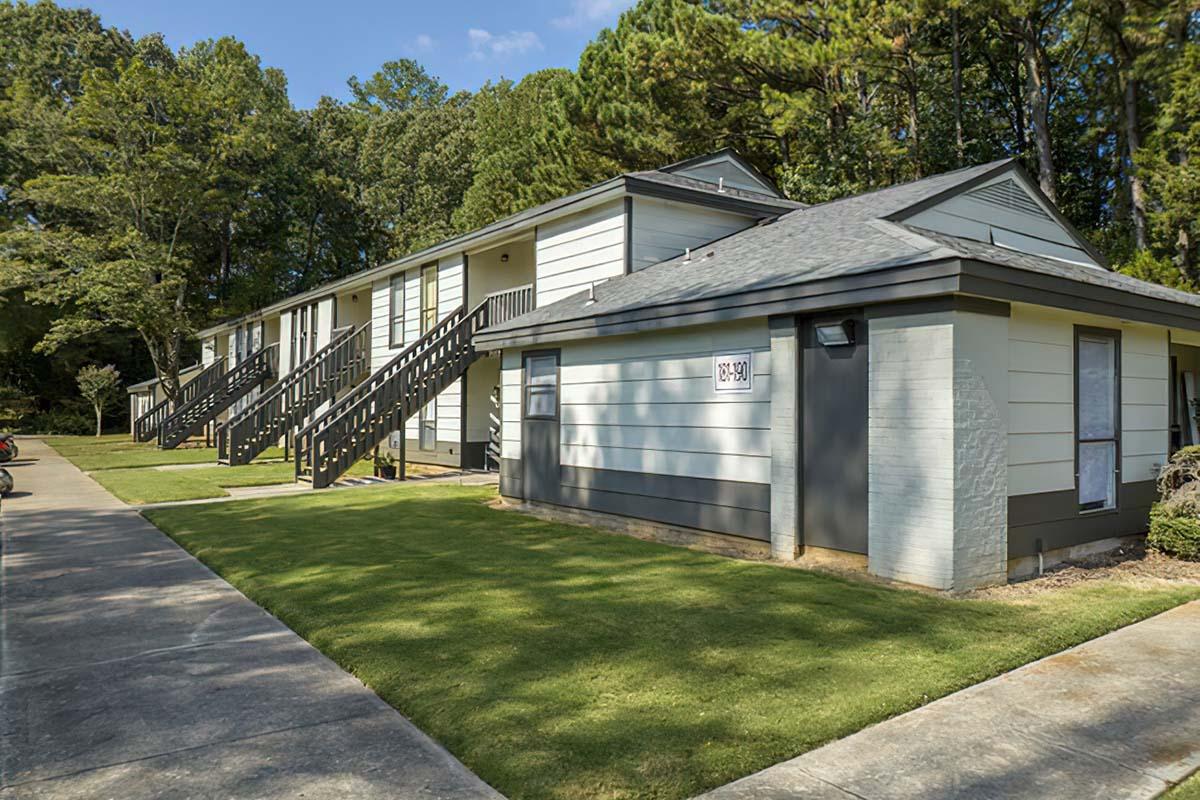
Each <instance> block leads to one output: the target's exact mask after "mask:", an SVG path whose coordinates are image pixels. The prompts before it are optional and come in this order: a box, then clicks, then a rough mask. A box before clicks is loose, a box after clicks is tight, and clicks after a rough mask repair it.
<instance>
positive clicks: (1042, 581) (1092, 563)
mask: <svg viewBox="0 0 1200 800" xmlns="http://www.w3.org/2000/svg"><path fill="white" fill-rule="evenodd" d="M1110 579H1118V580H1130V581H1136V582H1157V581H1163V582H1170V583H1197V584H1200V562H1196V561H1183V560H1181V559H1178V558H1172V557H1171V556H1168V555H1164V554H1162V553H1160V552H1158V551H1157V550H1151V549H1149V548H1147V547H1146V545H1145V543H1143V542H1139V543H1137V544H1134V545H1131V546H1128V547H1122V548H1119V549H1117V550H1110V551H1109V552H1107V553H1097V554H1095V555H1091V556H1086V557H1084V558H1078V559H1073V560H1071V561H1064V562H1062V563H1061V564H1055V565H1054V566H1053V567H1049V568H1047V569H1046V572H1045V574H1043V575H1041V576H1038V577H1034V578H1029V579H1028V580H1023V581H1020V582H1018V583H1010V584H1009V585H1007V586H996V587H993V588H991V589H980V590H978V591H975V592H970V593H969V595H968V596H970V597H978V598H980V599H1003V598H1010V597H1018V596H1020V595H1028V594H1034V593H1037V592H1043V591H1048V590H1052V589H1061V588H1063V587H1066V586H1072V585H1074V584H1077V583H1083V582H1084V581H1096V580H1110Z"/></svg>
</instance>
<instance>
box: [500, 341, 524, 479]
mask: <svg viewBox="0 0 1200 800" xmlns="http://www.w3.org/2000/svg"><path fill="white" fill-rule="evenodd" d="M521 376H522V371H521V353H520V352H519V351H515V350H506V351H504V356H503V358H502V360H501V369H500V457H501V458H508V459H513V460H516V461H519V460H520V458H521Z"/></svg>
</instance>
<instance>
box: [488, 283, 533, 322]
mask: <svg viewBox="0 0 1200 800" xmlns="http://www.w3.org/2000/svg"><path fill="white" fill-rule="evenodd" d="M483 301H484V302H485V303H487V319H488V323H487V324H488V325H499V324H500V323H501V322H508V321H509V320H510V319H514V318H516V317H519V316H521V315H522V314H527V313H529V312H530V311H532V310H533V284H532V283H529V284H526V285H525V286H517V287H514V288H512V289H503V290H501V291H499V292H492V293H491V294H489V295H486V296H485V297H484V298H483Z"/></svg>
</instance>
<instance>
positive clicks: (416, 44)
mask: <svg viewBox="0 0 1200 800" xmlns="http://www.w3.org/2000/svg"><path fill="white" fill-rule="evenodd" d="M436 44H437V42H435V41H434V40H433V37H432V36H430V35H429V34H428V33H418V34H417V38H416V39H415V40H413V49H414V50H416V51H417V52H418V53H428V52H429V51H431V50H433V48H434V45H436Z"/></svg>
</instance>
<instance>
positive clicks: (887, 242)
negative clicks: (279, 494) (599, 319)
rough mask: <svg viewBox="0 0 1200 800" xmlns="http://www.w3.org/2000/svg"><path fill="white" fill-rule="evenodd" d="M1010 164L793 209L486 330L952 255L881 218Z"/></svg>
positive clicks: (703, 297)
mask: <svg viewBox="0 0 1200 800" xmlns="http://www.w3.org/2000/svg"><path fill="white" fill-rule="evenodd" d="M1010 163H1011V160H1010V159H1005V160H1002V161H994V162H992V163H990V164H983V165H980V166H977V167H968V168H966V169H960V170H956V171H954V172H948V173H945V174H942V175H936V176H933V177H930V178H924V179H922V180H917V181H913V182H911V183H905V184H900V185H897V186H892V187H889V188H886V189H879V190H877V191H873V192H867V193H865V194H861V195H855V196H853V197H847V198H844V199H841V200H833V201H830V202H828V203H822V204H820V205H815V206H809V207H807V208H802V209H797V210H795V211H791V212H789V213H787V214H784V215H783V216H781V217H779V218H778V219H777V220H776V221H774V222H771V223H767V224H761V225H758V226H756V227H753V228H749V229H747V230H744V231H741V232H739V233H735V234H732V235H731V236H728V237H726V238H724V239H721V240H718V241H716V242H713V243H712V244H710V245H707V246H705V247H701V248H699V249H697V250H695V251H693V252H692V258H691V260H690V261H686V260H685V258H684V257H683V256H680V257H678V258H673V259H670V260H668V261H663V262H661V263H659V264H655V265H653V266H650V267H647V268H646V269H643V270H640V271H638V272H635V273H632V274H630V275H623V276H621V277H618V278H613V279H611V280H608V281H605V282H604V283H599V284H597V285H596V286H595V289H594V295H595V299H596V302H594V303H592V304H590V305H585V304H584V303H585V301H586V292H581V293H579V294H576V295H572V296H571V297H567V298H564V299H562V300H559V301H558V302H555V303H552V304H550V305H547V306H543V307H541V308H538V309H534V310H533V311H531V312H530V313H528V314H525V315H523V316H521V317H517V318H516V319H514V320H510V321H509V322H506V323H503V324H500V325H496V326H494V327H491V328H488V329H487V332H488V333H489V334H490V333H493V332H500V331H508V330H520V329H522V328H526V327H530V326H535V325H540V324H545V323H550V322H565V321H569V320H574V319H587V318H590V317H595V316H600V315H603V314H611V313H620V312H623V311H632V310H635V309H639V308H646V307H651V306H658V305H672V304H676V303H684V302H689V301H693V300H706V299H711V298H717V297H722V296H726V295H731V294H739V293H742V292H748V291H754V290H759V289H770V288H775V287H779V286H787V285H792V284H797V283H804V282H807V281H815V280H820V279H822V278H830V277H835V276H840V275H852V274H857V273H862V272H869V271H874V270H879V269H886V268H888V267H894V266H900V265H903V264H912V263H917V262H919V261H927V260H931V259H936V258H943V257H954V256H955V255H956V253H955V252H954V251H953V249H951V248H948V247H946V246H945V245H944V244H942V243H938V242H934V241H930V240H928V239H926V238H923V237H921V236H917V235H914V233H913V232H912V231H909V230H907V229H905V228H904V227H903V226H900V225H895V224H891V223H881V222H880V220H881V219H882V218H884V217H888V216H890V215H892V214H895V213H897V212H899V211H902V210H903V209H906V208H909V207H910V206H913V205H916V204H917V203H920V202H922V201H925V200H929V199H930V198H934V197H937V196H938V195H940V194H942V193H943V192H946V191H949V190H951V189H954V188H955V187H958V186H961V185H963V184H966V183H969V182H971V181H974V180H977V179H980V178H981V177H985V176H987V175H989V174H990V173H992V172H996V171H999V170H1001V169H1003V168H1005V167H1007V166H1008V165H1009V164H1010Z"/></svg>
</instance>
